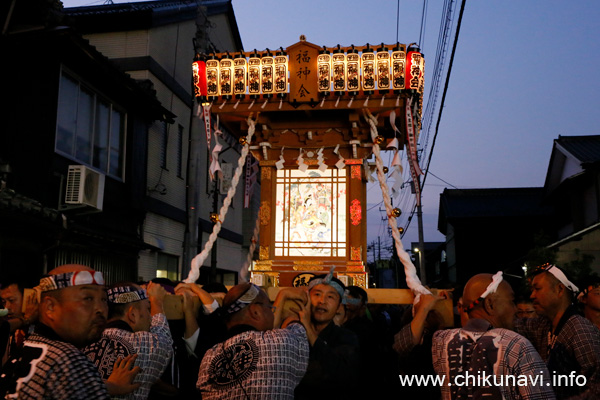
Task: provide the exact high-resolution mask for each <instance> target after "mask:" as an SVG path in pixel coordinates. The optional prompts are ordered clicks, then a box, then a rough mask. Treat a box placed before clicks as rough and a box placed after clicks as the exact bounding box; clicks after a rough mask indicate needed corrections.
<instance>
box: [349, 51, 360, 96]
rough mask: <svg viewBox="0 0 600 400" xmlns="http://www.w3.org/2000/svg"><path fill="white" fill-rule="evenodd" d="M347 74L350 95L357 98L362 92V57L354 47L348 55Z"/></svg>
mask: <svg viewBox="0 0 600 400" xmlns="http://www.w3.org/2000/svg"><path fill="white" fill-rule="evenodd" d="M346 74H347V77H348V80H347V81H348V94H349V95H350V96H356V95H357V94H358V91H359V90H360V56H359V55H358V50H356V49H355V48H354V45H353V46H352V48H351V49H350V50H348V54H347V55H346Z"/></svg>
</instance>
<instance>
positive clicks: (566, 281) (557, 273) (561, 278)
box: [544, 264, 579, 293]
mask: <svg viewBox="0 0 600 400" xmlns="http://www.w3.org/2000/svg"><path fill="white" fill-rule="evenodd" d="M544 270H545V271H546V272H550V273H551V274H552V275H553V276H554V277H555V278H556V279H558V280H559V281H560V283H562V284H563V285H565V287H566V288H567V289H569V290H570V291H571V292H573V293H577V292H579V288H578V287H577V286H575V284H574V283H573V282H571V281H570V280H569V279H567V276H566V275H565V273H564V272H562V271H561V270H560V268H558V267H557V266H556V265H552V264H549V266H548V267H546V268H544Z"/></svg>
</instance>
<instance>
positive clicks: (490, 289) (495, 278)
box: [467, 271, 502, 311]
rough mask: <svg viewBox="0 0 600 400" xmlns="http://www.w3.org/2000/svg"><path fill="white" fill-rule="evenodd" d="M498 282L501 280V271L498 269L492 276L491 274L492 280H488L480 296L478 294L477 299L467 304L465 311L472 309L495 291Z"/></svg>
mask: <svg viewBox="0 0 600 400" xmlns="http://www.w3.org/2000/svg"><path fill="white" fill-rule="evenodd" d="M500 282H502V271H498V272H496V274H495V275H494V276H492V281H491V282H490V284H489V285H488V287H487V288H486V289H485V290H484V292H483V293H482V294H481V296H479V298H478V299H477V300H475V301H474V302H472V303H471V304H469V306H468V307H467V311H471V310H472V309H474V308H475V306H476V305H477V304H479V303H481V302H482V301H483V299H485V298H486V297H487V296H488V295H489V294H490V293H496V290H497V289H498V286H499V285H500Z"/></svg>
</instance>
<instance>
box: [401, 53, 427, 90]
mask: <svg viewBox="0 0 600 400" xmlns="http://www.w3.org/2000/svg"><path fill="white" fill-rule="evenodd" d="M423 66H424V63H423V55H422V54H421V53H420V52H419V48H418V47H409V48H408V51H407V52H406V75H405V80H406V86H405V87H406V89H408V90H410V91H414V92H417V91H418V90H419V85H420V84H421V80H422V79H423V70H422V69H421V68H422V67H423Z"/></svg>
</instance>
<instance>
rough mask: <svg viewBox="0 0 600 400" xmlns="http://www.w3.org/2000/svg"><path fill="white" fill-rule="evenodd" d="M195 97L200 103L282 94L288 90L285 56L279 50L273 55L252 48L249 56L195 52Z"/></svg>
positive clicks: (193, 68)
mask: <svg viewBox="0 0 600 400" xmlns="http://www.w3.org/2000/svg"><path fill="white" fill-rule="evenodd" d="M192 72H193V74H194V96H195V97H196V99H197V100H198V101H199V102H202V103H204V102H207V101H208V102H211V101H215V100H217V98H218V97H221V98H222V99H224V100H229V99H231V98H233V97H235V98H237V99H243V98H244V97H245V96H246V95H249V96H250V98H252V99H258V98H260V96H261V95H262V96H263V98H271V97H273V96H277V97H279V98H283V97H285V95H286V94H287V93H288V57H287V55H286V53H285V52H284V51H283V50H281V51H278V52H277V53H276V54H275V55H273V54H271V52H269V51H268V52H267V53H265V54H264V55H261V54H259V53H257V52H256V51H254V53H252V54H250V56H249V57H246V56H245V55H244V53H239V54H238V55H237V56H236V57H235V58H234V57H232V56H231V55H230V54H229V52H227V53H225V54H222V55H220V57H218V56H217V55H215V54H213V55H211V56H208V57H202V56H200V55H198V54H197V55H196V57H195V59H194V62H193V63H192Z"/></svg>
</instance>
